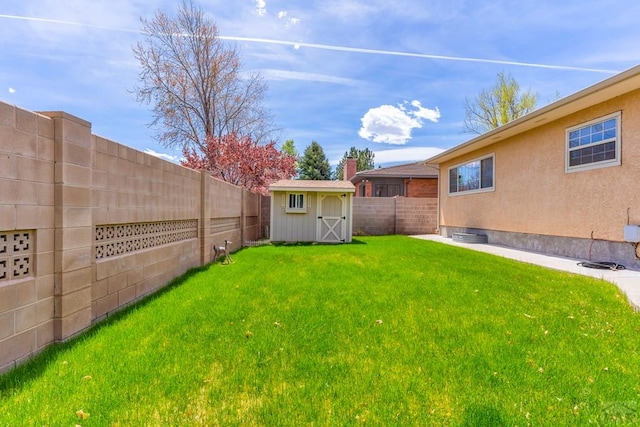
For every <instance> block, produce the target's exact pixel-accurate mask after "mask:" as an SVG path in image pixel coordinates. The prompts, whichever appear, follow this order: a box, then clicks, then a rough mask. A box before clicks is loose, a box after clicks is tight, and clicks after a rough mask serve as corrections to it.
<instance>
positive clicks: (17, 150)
mask: <svg viewBox="0 0 640 427" xmlns="http://www.w3.org/2000/svg"><path fill="white" fill-rule="evenodd" d="M0 141H2V151H4V152H7V153H13V154H16V155H19V156H26V157H36V156H37V153H38V136H37V135H36V134H35V133H29V132H21V131H18V130H15V129H10V128H6V127H2V126H0Z"/></svg>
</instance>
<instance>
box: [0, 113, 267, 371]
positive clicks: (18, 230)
mask: <svg viewBox="0 0 640 427" xmlns="http://www.w3.org/2000/svg"><path fill="white" fill-rule="evenodd" d="M261 199H262V197H261V196H259V195H256V194H252V193H250V192H248V191H246V190H244V189H242V188H240V187H236V186H233V185H230V184H227V183H224V182H221V181H218V180H216V179H213V178H211V176H210V175H209V174H208V173H207V172H206V171H194V170H191V169H188V168H184V167H181V166H179V165H176V164H173V163H170V162H167V161H164V160H161V159H158V158H156V157H153V156H151V155H148V154H146V153H142V152H140V151H137V150H135V149H132V148H130V147H127V146H126V145H122V144H119V143H117V142H114V141H110V140H108V139H105V138H102V137H99V136H96V135H93V134H92V133H91V123H89V122H88V121H86V120H83V119H81V118H78V117H75V116H72V115H70V114H67V113H64V112H55V111H54V112H43V113H35V112H30V111H26V110H23V109H20V108H17V107H15V106H11V105H8V104H5V103H2V102H0V372H4V371H6V370H8V369H11V368H12V367H14V366H16V364H18V363H21V362H22V361H24V360H25V359H27V358H29V357H30V356H32V355H33V354H36V353H37V352H39V351H40V350H41V349H43V348H44V347H46V346H47V345H49V344H51V343H53V342H56V341H64V340H67V339H69V338H71V337H73V336H75V335H77V334H78V333H80V332H82V331H84V330H85V329H87V328H89V327H90V326H91V325H92V324H94V323H95V322H97V321H100V320H101V319H103V318H104V317H105V316H107V315H109V314H110V313H112V312H114V311H116V310H118V309H120V308H122V307H124V306H126V305H128V304H130V303H131V302H134V301H136V300H138V299H140V298H142V297H144V296H145V295H147V294H149V293H151V292H154V291H156V290H157V289H159V288H161V287H163V286H165V285H166V284H167V283H168V282H169V281H170V280H171V279H173V278H175V277H177V276H179V275H181V274H183V273H184V272H185V271H187V270H188V269H189V268H191V267H195V266H199V265H203V264H206V263H208V262H210V261H211V243H212V242H214V241H216V243H217V242H218V240H219V239H225V238H226V239H229V240H232V241H233V242H234V244H233V246H232V250H236V249H238V248H240V247H241V246H242V245H243V243H244V241H246V240H254V239H257V238H258V237H259V233H260V229H261V219H262V212H261V204H262V200H261ZM220 243H221V242H220Z"/></svg>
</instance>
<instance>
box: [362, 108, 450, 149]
mask: <svg viewBox="0 0 640 427" xmlns="http://www.w3.org/2000/svg"><path fill="white" fill-rule="evenodd" d="M406 104H407V102H406V101H405V102H404V103H403V104H400V105H398V106H397V107H394V106H393V105H381V106H380V107H376V108H371V109H369V111H367V112H366V113H365V115H364V116H363V117H362V118H361V119H360V120H361V121H362V127H361V128H360V130H359V131H358V135H360V137H361V138H364V139H368V140H371V141H373V142H380V143H384V144H396V145H403V144H406V143H407V142H408V141H409V140H410V139H411V131H412V130H413V129H415V128H421V127H422V123H423V120H425V119H426V120H429V121H432V122H434V123H435V122H437V121H438V120H439V119H440V110H438V108H437V107H436V108H435V109H433V110H432V109H429V108H424V107H423V106H422V104H421V103H420V101H412V102H411V107H413V109H410V108H409V107H407V105H406Z"/></svg>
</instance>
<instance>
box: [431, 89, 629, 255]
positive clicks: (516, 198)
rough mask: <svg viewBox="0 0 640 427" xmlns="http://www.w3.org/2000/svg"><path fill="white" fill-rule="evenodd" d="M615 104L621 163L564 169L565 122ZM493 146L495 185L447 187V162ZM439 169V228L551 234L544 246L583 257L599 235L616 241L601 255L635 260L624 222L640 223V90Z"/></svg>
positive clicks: (499, 235)
mask: <svg viewBox="0 0 640 427" xmlns="http://www.w3.org/2000/svg"><path fill="white" fill-rule="evenodd" d="M617 111H621V112H622V118H621V136H620V137H621V165H619V166H611V167H604V168H600V169H591V170H583V171H579V172H572V173H566V172H565V156H566V154H565V144H566V142H565V131H566V129H567V128H569V127H571V126H575V125H580V124H582V123H585V122H588V121H590V120H593V119H596V118H599V117H603V116H606V115H608V114H611V113H615V112H617ZM488 154H494V156H495V157H494V171H495V178H494V191H489V192H482V193H459V194H456V195H449V194H448V185H449V178H448V170H449V168H450V167H453V166H456V165H459V164H464V163H466V162H468V161H471V160H473V159H477V158H479V157H482V156H484V155H488ZM440 177H441V179H440V184H439V188H440V218H439V225H440V228H441V232H442V234H445V235H450V234H451V232H452V231H456V230H468V229H473V230H484V231H487V232H491V233H493V234H492V235H493V237H494V239H506V240H505V242H506V243H508V242H509V241H512V242H516V243H517V242H518V241H519V242H520V243H519V244H518V245H522V244H523V243H524V242H528V243H525V244H530V245H532V246H536V243H535V242H536V241H540V242H542V241H544V240H545V239H546V240H548V239H549V238H550V237H554V238H555V239H554V242H555V243H554V246H553V247H548V246H547V249H549V250H551V251H553V252H555V253H558V254H562V255H567V256H581V257H586V255H587V254H588V251H587V250H585V248H587V247H588V246H590V245H591V246H593V245H592V243H593V242H592V239H595V240H596V241H599V242H602V241H606V242H610V243H611V244H618V247H617V248H613V247H612V245H609V248H608V249H605V248H604V246H606V245H602V243H599V245H598V246H603V249H602V250H601V255H602V256H612V254H614V253H615V254H616V255H615V256H617V257H622V258H625V261H626V262H627V263H633V265H632V266H635V267H637V266H638V263H637V261H636V260H635V257H634V256H633V251H634V248H633V247H632V246H631V245H629V244H626V243H622V242H623V227H624V225H627V223H628V221H629V223H631V224H640V191H636V190H635V189H636V188H637V186H638V181H639V179H640V90H636V91H633V92H630V93H627V94H625V95H622V96H619V97H616V98H614V99H612V100H609V101H607V102H604V103H601V104H598V105H596V106H593V107H591V108H588V109H585V110H582V111H579V112H577V113H575V114H571V115H569V116H566V117H564V118H562V119H558V120H555V121H553V122H551V123H549V124H546V125H541V126H539V127H537V128H535V129H532V130H530V131H528V132H525V133H522V134H519V135H516V136H513V137H511V138H509V139H507V140H504V141H501V142H498V143H495V144H493V145H490V146H488V147H485V148H483V149H480V150H477V151H475V152H472V153H469V154H468V155H464V156H460V157H458V158H455V159H452V160H450V161H447V162H443V163H442V164H440ZM514 235H519V237H514ZM507 236H511V237H507ZM522 236H527V237H526V238H524V239H523V238H522ZM490 241H491V240H490ZM539 246H541V247H542V246H544V245H539ZM613 246H615V245H613ZM587 249H591V250H593V249H594V248H593V247H591V248H587ZM591 255H592V256H597V254H593V253H592V254H591ZM612 261H616V260H615V259H614V260H612ZM618 262H619V261H618ZM627 267H629V265H627Z"/></svg>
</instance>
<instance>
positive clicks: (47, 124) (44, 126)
mask: <svg viewBox="0 0 640 427" xmlns="http://www.w3.org/2000/svg"><path fill="white" fill-rule="evenodd" d="M36 115H37V119H38V135H39V136H41V137H44V138H48V139H50V140H51V141H53V139H54V138H55V128H54V123H53V120H51V119H50V118H49V117H46V116H43V115H42V114H39V113H36Z"/></svg>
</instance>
